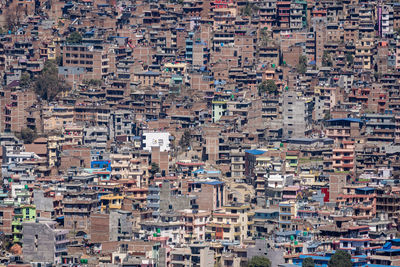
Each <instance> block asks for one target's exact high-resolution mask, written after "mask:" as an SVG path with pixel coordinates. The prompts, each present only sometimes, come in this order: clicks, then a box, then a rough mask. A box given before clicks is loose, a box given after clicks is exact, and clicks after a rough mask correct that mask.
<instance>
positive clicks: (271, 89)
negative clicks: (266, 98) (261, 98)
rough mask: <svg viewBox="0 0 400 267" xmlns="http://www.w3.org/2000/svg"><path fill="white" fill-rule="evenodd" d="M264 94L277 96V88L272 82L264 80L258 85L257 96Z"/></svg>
mask: <svg viewBox="0 0 400 267" xmlns="http://www.w3.org/2000/svg"><path fill="white" fill-rule="evenodd" d="M265 93H268V94H277V93H278V86H277V85H276V83H275V81H274V80H266V81H263V82H262V83H260V85H258V94H259V95H263V94H265Z"/></svg>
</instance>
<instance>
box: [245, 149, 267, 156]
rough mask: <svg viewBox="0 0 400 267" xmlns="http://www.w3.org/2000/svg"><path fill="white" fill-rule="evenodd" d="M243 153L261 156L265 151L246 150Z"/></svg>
mask: <svg viewBox="0 0 400 267" xmlns="http://www.w3.org/2000/svg"><path fill="white" fill-rule="evenodd" d="M244 152H246V153H249V154H252V155H262V154H264V153H265V151H263V150H258V149H248V150H245V151H244Z"/></svg>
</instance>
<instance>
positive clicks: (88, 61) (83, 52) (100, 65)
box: [61, 43, 111, 80]
mask: <svg viewBox="0 0 400 267" xmlns="http://www.w3.org/2000/svg"><path fill="white" fill-rule="evenodd" d="M61 53H62V54H63V66H64V67H78V68H83V69H85V73H84V75H83V76H84V77H85V79H86V80H91V79H94V80H101V79H102V78H104V77H106V76H107V75H108V74H109V69H110V63H109V62H110V57H111V55H110V53H109V49H108V46H107V45H105V44H102V43H91V44H65V45H63V46H62V47H61Z"/></svg>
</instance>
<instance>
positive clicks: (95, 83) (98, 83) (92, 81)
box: [83, 79, 103, 86]
mask: <svg viewBox="0 0 400 267" xmlns="http://www.w3.org/2000/svg"><path fill="white" fill-rule="evenodd" d="M83 83H84V84H87V85H91V86H101V85H102V84H103V81H102V80H96V79H90V80H89V81H87V80H85V81H83Z"/></svg>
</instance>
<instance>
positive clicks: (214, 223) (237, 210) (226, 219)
mask: <svg viewBox="0 0 400 267" xmlns="http://www.w3.org/2000/svg"><path fill="white" fill-rule="evenodd" d="M250 215H251V214H250V206H249V205H245V204H239V205H235V206H225V207H224V208H223V209H221V210H216V211H214V212H213V214H212V218H211V219H210V222H209V223H207V228H206V239H215V240H227V241H231V242H233V241H237V242H239V243H243V241H244V240H245V239H246V238H248V237H249V236H251V223H252V217H250Z"/></svg>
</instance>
